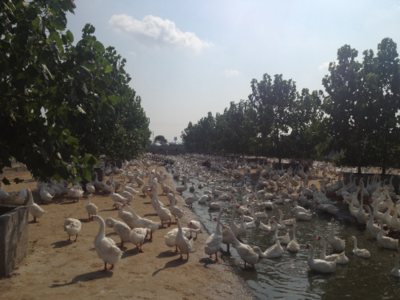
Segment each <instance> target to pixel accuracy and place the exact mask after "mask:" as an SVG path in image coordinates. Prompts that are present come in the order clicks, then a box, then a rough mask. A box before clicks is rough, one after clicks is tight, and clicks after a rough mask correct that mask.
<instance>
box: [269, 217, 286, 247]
mask: <svg viewBox="0 0 400 300" xmlns="http://www.w3.org/2000/svg"><path fill="white" fill-rule="evenodd" d="M272 224H274V226H275V233H274V236H273V237H272V241H273V242H275V241H276V240H279V241H280V242H281V244H288V243H289V242H290V236H289V232H286V234H285V235H284V236H278V226H277V223H276V222H275V221H272Z"/></svg>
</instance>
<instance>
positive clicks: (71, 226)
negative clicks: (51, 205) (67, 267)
mask: <svg viewBox="0 0 400 300" xmlns="http://www.w3.org/2000/svg"><path fill="white" fill-rule="evenodd" d="M81 226H82V223H81V221H79V220H77V219H73V218H68V219H66V220H65V222H64V230H65V231H66V232H67V234H68V241H71V242H76V241H77V240H78V234H79V231H81ZM74 235H75V240H74V241H72V240H71V236H74Z"/></svg>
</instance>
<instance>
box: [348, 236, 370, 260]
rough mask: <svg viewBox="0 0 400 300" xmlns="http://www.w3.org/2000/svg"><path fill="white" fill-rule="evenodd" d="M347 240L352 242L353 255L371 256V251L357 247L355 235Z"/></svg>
mask: <svg viewBox="0 0 400 300" xmlns="http://www.w3.org/2000/svg"><path fill="white" fill-rule="evenodd" d="M349 240H350V241H353V242H354V248H353V253H354V255H356V256H359V257H362V258H371V253H370V252H369V251H368V250H367V249H359V248H357V238H356V237H355V236H351V237H349Z"/></svg>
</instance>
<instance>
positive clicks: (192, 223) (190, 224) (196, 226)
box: [187, 220, 202, 238]
mask: <svg viewBox="0 0 400 300" xmlns="http://www.w3.org/2000/svg"><path fill="white" fill-rule="evenodd" d="M187 227H189V228H191V229H196V230H200V233H202V231H201V224H200V222H199V221H195V220H191V221H189V222H188V224H187ZM190 237H192V231H190ZM195 238H197V233H196V236H195Z"/></svg>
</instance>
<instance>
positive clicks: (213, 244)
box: [204, 209, 225, 261]
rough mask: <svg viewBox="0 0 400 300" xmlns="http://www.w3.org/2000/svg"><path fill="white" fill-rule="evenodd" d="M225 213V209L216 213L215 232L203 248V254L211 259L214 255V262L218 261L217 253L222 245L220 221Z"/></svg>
mask: <svg viewBox="0 0 400 300" xmlns="http://www.w3.org/2000/svg"><path fill="white" fill-rule="evenodd" d="M224 212H225V209H221V210H220V211H219V213H218V217H217V226H216V228H215V232H214V233H213V234H212V235H210V236H209V237H208V239H207V241H206V244H205V247H204V252H205V253H206V254H208V255H209V256H210V258H212V255H213V254H215V261H220V260H219V259H218V251H219V248H220V247H221V243H222V233H221V228H220V222H221V221H220V220H221V216H222V214H223V213H224Z"/></svg>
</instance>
